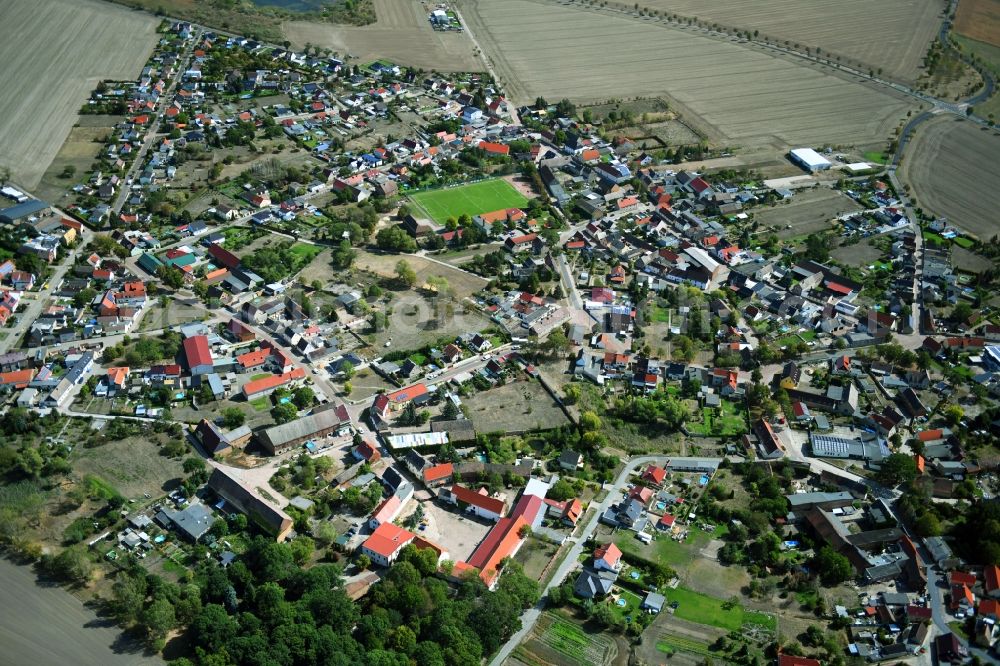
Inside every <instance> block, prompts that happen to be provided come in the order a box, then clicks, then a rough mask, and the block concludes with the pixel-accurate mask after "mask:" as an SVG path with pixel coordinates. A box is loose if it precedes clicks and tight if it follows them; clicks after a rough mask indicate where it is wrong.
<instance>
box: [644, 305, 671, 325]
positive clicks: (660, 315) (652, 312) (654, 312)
mask: <svg viewBox="0 0 1000 666" xmlns="http://www.w3.org/2000/svg"><path fill="white" fill-rule="evenodd" d="M646 316H647V318H648V319H649V321H651V322H658V323H661V324H666V323H667V322H669V321H670V312H669V311H668V310H667V309H666V308H661V307H657V306H655V305H654V306H653V307H651V308H650V309H649V312H648V313H647V315H646Z"/></svg>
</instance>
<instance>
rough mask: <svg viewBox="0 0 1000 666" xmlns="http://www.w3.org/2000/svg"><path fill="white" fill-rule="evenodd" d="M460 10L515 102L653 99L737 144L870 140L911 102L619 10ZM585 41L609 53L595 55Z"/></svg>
mask: <svg viewBox="0 0 1000 666" xmlns="http://www.w3.org/2000/svg"><path fill="white" fill-rule="evenodd" d="M462 6H463V16H464V18H465V20H466V21H467V22H468V24H469V26H470V28H471V29H472V30H473V32H474V34H475V35H476V39H477V41H478V42H479V43H480V44H481V45H482V47H483V49H484V50H485V52H486V53H487V55H488V56H489V57H490V59H491V62H492V63H493V65H494V68H495V70H496V72H497V75H498V76H499V78H500V79H501V80H502V81H503V83H504V85H505V86H506V89H507V91H508V93H509V94H510V96H511V97H512V98H513V99H514V100H515V101H517V102H530V101H532V100H534V99H535V98H536V97H537V96H539V95H543V96H545V97H546V98H547V99H559V98H562V97H566V98H569V99H571V100H574V101H577V102H588V101H595V100H598V101H603V100H607V99H609V98H612V97H614V98H628V97H634V96H649V95H653V94H659V93H661V92H662V93H664V94H665V95H666V96H667V98H668V103H669V104H670V107H671V108H672V109H673V110H675V111H679V112H680V113H681V115H682V116H683V118H684V120H685V121H686V122H692V123H698V127H696V129H697V130H698V131H705V132H706V133H707V134H708V135H709V136H710V137H713V138H714V139H715V140H717V141H719V142H723V143H730V144H739V145H743V146H745V145H751V146H756V145H760V144H772V145H780V146H787V145H791V144H803V145H817V144H824V143H834V144H844V145H866V144H871V143H873V142H880V141H881V140H884V139H885V138H886V137H888V136H889V134H890V132H891V131H892V129H893V128H894V127H895V126H896V125H897V124H898V122H899V120H900V119H901V118H902V117H903V116H904V115H905V113H906V110H907V109H908V108H910V106H911V103H910V102H909V101H907V100H905V99H903V98H902V97H899V96H897V95H896V94H895V93H890V92H888V91H885V90H883V89H875V88H872V87H869V86H868V85H867V84H863V83H860V82H858V81H856V80H851V79H849V78H844V77H843V76H842V75H840V74H835V73H834V72H833V70H832V69H830V68H824V69H820V68H814V67H812V66H807V65H804V64H800V63H799V62H797V61H793V60H790V59H785V58H782V57H778V56H775V55H773V54H772V53H771V52H769V51H764V50H761V49H759V48H750V47H747V46H741V45H738V44H735V43H733V42H731V41H727V40H722V39H715V38H710V37H707V36H704V35H702V34H698V33H695V32H693V31H688V30H682V29H679V28H672V27H667V26H665V25H659V24H654V23H652V22H650V21H641V20H635V19H632V18H627V17H624V16H622V15H620V14H608V13H599V12H597V11H591V10H581V9H575V8H568V7H564V6H559V5H552V4H546V3H543V2H534V1H532V0H509V1H507V2H502V3H501V2H482V1H481V0H464V1H463V3H462ZM581 35H586V36H587V37H586V39H581V37H580V36H581ZM595 43H601V44H609V45H614V48H610V49H595V48H593V45H594V44H595ZM702 124H704V125H705V127H701V125H702Z"/></svg>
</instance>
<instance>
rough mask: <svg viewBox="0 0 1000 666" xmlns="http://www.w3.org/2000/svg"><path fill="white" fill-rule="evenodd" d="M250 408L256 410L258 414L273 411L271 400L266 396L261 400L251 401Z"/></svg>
mask: <svg viewBox="0 0 1000 666" xmlns="http://www.w3.org/2000/svg"><path fill="white" fill-rule="evenodd" d="M250 406H251V407H253V408H254V409H256V410H257V411H258V412H263V411H266V410H268V409H271V399H270V398H268V397H267V396H266V395H265V396H263V397H261V398H254V399H253V400H251V401H250Z"/></svg>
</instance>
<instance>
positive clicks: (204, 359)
mask: <svg viewBox="0 0 1000 666" xmlns="http://www.w3.org/2000/svg"><path fill="white" fill-rule="evenodd" d="M184 356H185V357H186V358H187V362H188V368H194V367H197V366H199V365H212V352H211V351H210V350H209V348H208V338H206V337H205V336H204V335H193V336H191V337H190V338H187V339H186V340H185V341H184Z"/></svg>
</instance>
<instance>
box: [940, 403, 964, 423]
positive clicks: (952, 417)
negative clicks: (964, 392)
mask: <svg viewBox="0 0 1000 666" xmlns="http://www.w3.org/2000/svg"><path fill="white" fill-rule="evenodd" d="M944 418H945V420H947V421H948V425H950V426H952V427H955V426H957V425H958V424H959V423H961V422H962V419H963V418H965V410H964V409H962V408H961V407H959V406H958V405H948V407H946V408H945V410H944Z"/></svg>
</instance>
